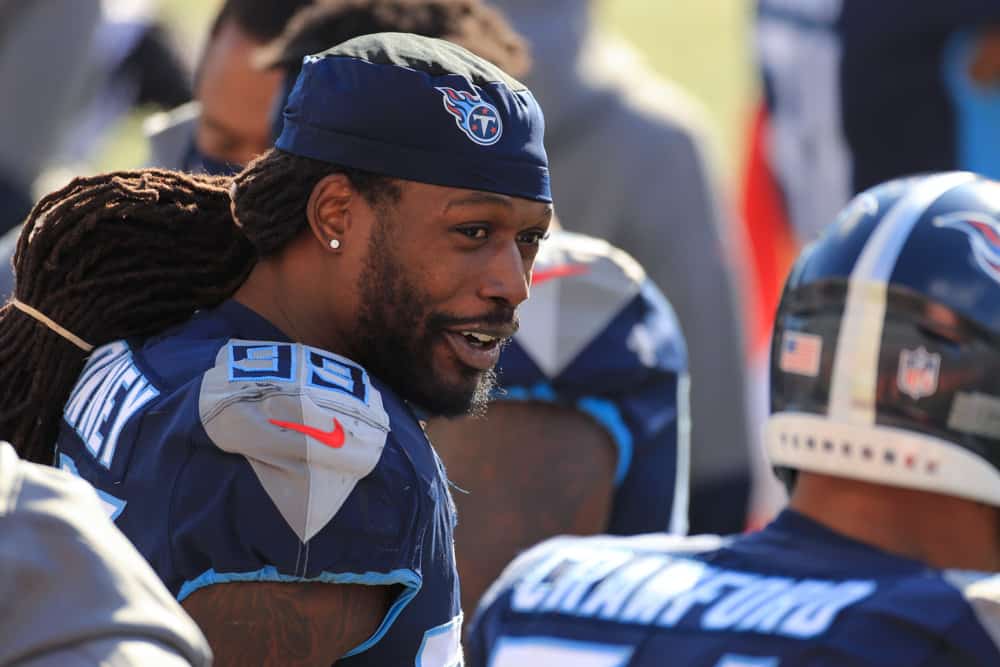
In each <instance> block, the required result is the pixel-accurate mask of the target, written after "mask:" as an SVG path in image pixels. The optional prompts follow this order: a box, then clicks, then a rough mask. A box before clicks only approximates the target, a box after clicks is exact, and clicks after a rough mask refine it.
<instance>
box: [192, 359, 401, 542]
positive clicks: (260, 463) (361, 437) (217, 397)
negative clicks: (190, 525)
mask: <svg viewBox="0 0 1000 667" xmlns="http://www.w3.org/2000/svg"><path fill="white" fill-rule="evenodd" d="M198 409H199V415H200V417H201V422H202V425H203V426H204V429H205V432H206V433H207V434H208V436H209V437H210V438H211V440H212V442H214V443H215V445H216V446H218V447H219V448H220V449H222V450H224V451H227V452H231V453H234V454H240V455H242V456H244V457H245V458H246V459H247V461H248V462H249V463H250V465H251V466H252V468H253V470H254V472H255V473H256V475H257V477H258V479H259V480H260V483H261V485H262V486H263V487H264V489H265V490H266V491H267V493H268V495H269V496H270V497H271V500H272V501H273V502H274V504H275V506H276V507H277V508H278V510H279V511H280V512H281V515H282V516H283V517H284V518H285V520H286V521H287V522H288V525H289V526H291V528H292V530H294V531H295V533H296V535H298V537H299V539H300V540H302V541H303V542H307V541H309V539H310V538H312V537H313V536H314V535H315V534H316V533H317V532H319V531H320V530H321V529H322V528H323V527H324V526H325V525H326V524H327V523H328V522H329V521H330V519H332V518H333V516H334V515H335V514H336V513H337V511H338V510H339V509H340V508H341V506H342V505H343V504H344V502H345V501H346V500H347V497H348V495H349V494H350V493H351V491H352V490H353V489H354V487H355V485H356V484H357V483H358V481H359V480H361V479H362V478H363V477H365V476H367V475H368V474H369V473H371V472H372V470H374V468H375V466H376V465H377V464H378V462H379V459H380V457H381V455H382V450H383V448H384V447H385V442H386V438H387V436H388V433H389V430H390V427H389V416H388V414H387V413H386V410H385V407H384V406H383V404H382V396H381V394H380V393H379V392H378V391H377V390H376V389H375V388H374V387H373V386H372V384H371V382H370V380H369V378H368V374H367V373H366V372H365V370H364V369H363V368H362V367H361V366H359V365H357V364H356V363H354V362H353V361H350V360H349V359H346V358H344V357H341V356H339V355H336V354H333V353H331V352H327V351H325V350H321V349H318V348H313V347H308V346H306V345H297V344H292V343H273V342H264V341H252V340H231V341H229V343H228V344H226V345H225V346H223V347H222V348H221V349H220V350H219V353H218V356H217V358H216V360H215V366H214V367H213V368H212V369H211V370H209V371H208V372H206V373H205V376H204V379H203V381H202V386H201V393H200V397H199V405H198Z"/></svg>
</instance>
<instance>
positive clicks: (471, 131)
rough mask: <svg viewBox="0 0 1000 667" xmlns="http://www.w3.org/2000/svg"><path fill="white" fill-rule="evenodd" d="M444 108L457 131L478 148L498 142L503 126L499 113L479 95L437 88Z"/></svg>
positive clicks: (443, 87)
mask: <svg viewBox="0 0 1000 667" xmlns="http://www.w3.org/2000/svg"><path fill="white" fill-rule="evenodd" d="M438 90H439V91H441V95H442V96H443V98H444V108H445V110H446V111H447V112H448V113H450V114H451V115H452V116H454V118H455V124H456V125H458V129H460V130H461V131H462V132H464V133H465V136H467V137H468V138H469V139H471V140H472V141H473V142H475V143H477V144H479V145H480V146H492V145H493V144H495V143H496V142H498V141H500V136H501V135H502V134H503V124H502V123H501V122H500V112H499V111H497V108H496V107H495V106H493V105H492V104H490V103H489V102H486V101H484V100H483V98H481V97H480V96H479V95H477V94H475V93H470V92H467V91H464V90H455V89H454V88H448V87H447V86H439V87H438Z"/></svg>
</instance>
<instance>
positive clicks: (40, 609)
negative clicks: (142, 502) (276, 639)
mask: <svg viewBox="0 0 1000 667" xmlns="http://www.w3.org/2000/svg"><path fill="white" fill-rule="evenodd" d="M114 509H115V508H114V507H113V506H110V505H109V504H108V503H106V502H104V501H103V500H101V499H100V498H98V496H97V495H96V494H95V493H94V489H93V488H92V487H91V486H90V485H89V484H86V483H85V482H83V481H82V480H80V479H79V478H77V477H74V476H72V475H71V474H69V473H67V472H64V471H61V470H53V469H52V468H50V467H48V466H41V465H37V464H34V463H28V462H27V461H21V460H19V459H18V458H17V454H16V453H15V452H14V448H13V447H11V446H10V444H8V443H6V442H0V595H2V596H3V599H4V600H6V604H4V605H3V608H2V609H0V638H2V639H0V663H2V664H4V665H13V664H17V665H21V666H23V667H97V665H105V666H111V665H113V666H115V667H146V666H147V665H148V666H151V667H183V666H187V665H191V666H193V667H208V665H210V664H211V653H210V652H209V649H208V644H207V643H206V642H205V638H204V637H203V636H202V634H201V632H200V631H199V630H198V627H197V626H196V625H195V624H194V622H193V621H192V620H191V619H190V618H189V617H188V615H187V614H186V613H185V612H184V610H183V609H181V606H180V605H179V604H177V602H176V601H175V600H174V599H173V597H172V596H171V595H170V593H168V592H167V589H166V588H165V587H164V586H163V584H162V583H160V580H159V578H157V576H156V574H154V573H153V570H152V569H150V567H149V565H148V564H147V563H146V561H145V560H144V559H143V558H142V556H140V555H139V552H137V551H136V550H135V548H134V547H133V546H132V544H131V543H130V542H129V541H128V540H127V539H126V538H125V536H124V535H122V534H121V533H120V532H118V529H117V528H115V527H114V525H113V524H112V523H111V521H110V519H109V518H108V515H109V514H111V512H112V511H113V510H114Z"/></svg>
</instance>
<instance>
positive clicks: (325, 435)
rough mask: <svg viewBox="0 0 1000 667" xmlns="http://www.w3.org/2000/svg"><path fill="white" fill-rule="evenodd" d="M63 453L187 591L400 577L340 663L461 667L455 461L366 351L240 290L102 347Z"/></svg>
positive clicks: (178, 588)
mask: <svg viewBox="0 0 1000 667" xmlns="http://www.w3.org/2000/svg"><path fill="white" fill-rule="evenodd" d="M58 455H59V458H60V463H61V465H62V467H64V468H67V469H70V470H72V471H74V472H76V473H77V474H79V475H80V476H82V477H83V478H84V479H86V480H88V481H89V482H91V484H93V485H94V486H95V487H96V488H97V489H98V491H99V493H100V495H101V497H102V499H103V500H104V502H105V504H106V506H107V508H108V510H109V513H111V514H112V515H113V516H114V517H115V521H116V523H117V525H118V527H119V528H120V529H121V530H122V531H123V532H124V533H125V534H126V535H127V536H128V537H129V538H130V539H131V540H132V542H133V543H134V544H135V545H136V547H138V549H139V551H140V552H141V553H142V554H143V555H144V556H145V557H146V558H147V559H148V560H149V562H150V563H151V564H152V565H153V568H154V569H155V570H156V572H157V573H158V574H159V575H160V577H161V579H162V580H163V581H164V583H165V584H166V585H167V587H168V588H169V589H170V591H171V592H172V593H174V594H175V595H176V596H177V597H178V598H179V599H181V600H183V599H184V598H185V597H187V596H188V595H190V594H191V593H193V592H194V591H197V590H198V589H200V588H202V587H205V586H213V585H224V584H225V582H231V581H290V582H310V581H313V582H330V583H361V584H370V585H398V586H399V589H400V591H401V592H400V594H399V596H398V597H397V598H396V599H395V601H394V603H393V604H392V606H391V608H390V610H389V612H388V614H387V615H386V617H385V618H384V620H383V622H382V624H381V626H380V627H379V628H378V630H377V632H376V633H375V634H374V635H373V636H372V637H371V638H369V639H368V640H367V641H366V642H364V643H363V644H362V645H361V646H358V647H357V648H355V649H354V650H352V651H351V653H349V654H348V656H347V657H345V658H344V659H343V660H341V661H338V663H337V664H338V665H339V664H344V665H403V664H406V665H414V664H415V665H417V666H418V667H420V666H425V665H426V666H430V665H433V666H435V667H437V666H447V667H455V666H457V665H460V664H461V662H462V658H461V651H460V648H459V641H458V640H459V637H460V636H461V622H462V620H461V612H460V605H459V595H458V581H457V576H456V572H455V563H454V554H453V546H452V544H453V543H452V529H453V522H454V521H455V517H454V509H453V505H452V501H451V497H450V496H449V493H448V488H447V484H446V480H445V477H444V474H443V469H442V467H441V464H440V462H439V461H438V459H437V456H436V455H435V453H434V451H433V449H432V448H431V446H430V443H429V442H428V441H427V438H426V437H425V436H424V433H423V430H422V428H421V425H420V423H419V422H418V421H417V419H416V418H415V417H414V415H413V412H412V411H411V410H410V408H409V407H408V406H407V405H406V404H405V403H404V402H403V401H401V400H400V399H399V398H398V397H397V396H396V395H395V394H394V393H393V392H392V391H391V390H390V389H389V388H388V387H386V386H385V385H384V384H382V383H381V382H379V380H378V379H376V378H373V377H371V376H369V375H368V373H366V372H365V370H364V369H363V368H361V367H360V366H358V365H357V364H355V363H354V362H352V361H350V360H348V359H345V358H343V357H340V356H338V355H336V354H332V353H330V352H327V351H324V350H320V349H316V348H312V347H308V346H305V345H299V344H295V343H292V342H291V341H289V340H288V338H287V337H286V336H285V335H284V334H283V333H282V332H281V331H279V330H278V329H277V328H275V327H274V326H273V325H271V324H270V323H269V322H267V321H266V320H264V319H262V318H261V317H260V316H258V315H257V314H255V313H254V312H252V311H251V310H249V309H247V308H245V307H244V306H242V305H240V304H238V303H236V302H235V301H229V302H226V303H224V304H222V305H221V306H219V307H218V308H216V309H214V310H210V311H203V312H201V313H199V314H198V315H196V316H195V317H194V318H193V319H192V320H190V321H189V322H187V323H186V324H184V325H181V326H179V327H177V328H174V329H173V330H171V331H169V332H167V333H165V334H163V335H161V336H158V337H155V338H152V339H150V340H147V341H145V342H142V343H132V342H126V341H122V342H116V343H112V344H110V345H105V346H103V347H101V348H99V349H97V350H95V351H94V353H93V354H92V355H91V357H90V359H89V360H88V363H87V365H86V367H85V368H84V370H83V372H82V374H81V376H80V379H79V381H78V383H77V385H76V388H75V389H74V390H73V393H72V394H71V396H70V399H69V400H68V402H67V404H66V408H65V411H64V423H63V426H62V430H61V434H60V436H59V441H58Z"/></svg>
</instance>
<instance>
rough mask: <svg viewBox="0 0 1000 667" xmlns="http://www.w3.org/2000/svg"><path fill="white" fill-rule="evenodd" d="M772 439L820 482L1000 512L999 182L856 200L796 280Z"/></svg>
mask: <svg viewBox="0 0 1000 667" xmlns="http://www.w3.org/2000/svg"><path fill="white" fill-rule="evenodd" d="M771 412H772V416H771V417H770V419H769V420H768V425H767V431H766V441H767V448H768V453H769V455H770V458H771V461H772V463H773V464H774V465H775V466H776V468H777V470H778V472H779V475H781V476H783V478H785V480H786V482H789V483H791V481H792V480H793V479H794V474H793V471H795V470H808V471H813V472H819V473H826V474H829V475H834V476H840V477H850V478H854V479H860V480H867V481H872V482H877V483H880V484H887V485H892V486H900V487H908V488H914V489H922V490H926V491H933V492H938V493H944V494H947V495H952V496H958V497H963V498H968V499H972V500H977V501H981V502H985V503H989V504H991V505H998V506H1000V470H998V466H1000V183H997V182H994V181H990V180H987V179H985V178H982V177H979V176H976V175H975V174H971V173H967V172H951V173H943V174H935V175H929V176H919V177H913V178H907V179H900V180H894V181H890V182H888V183H885V184H883V185H880V186H877V187H875V188H872V189H870V190H867V191H866V192H863V193H862V194H860V195H858V196H857V197H855V198H854V199H853V200H852V201H851V203H850V204H849V205H848V206H847V207H846V208H845V209H844V210H843V211H842V212H841V213H840V215H839V217H838V218H837V220H836V221H835V222H834V223H833V224H832V225H831V226H830V227H829V228H828V229H826V231H825V232H824V234H823V235H822V236H821V237H820V238H819V239H818V240H817V241H816V242H815V243H813V244H812V245H811V246H809V247H808V248H806V250H805V251H804V252H803V253H802V255H801V256H800V258H799V260H798V261H797V263H796V264H795V266H794V267H793V269H792V273H791V276H790V278H789V279H788V282H787V284H786V286H785V291H784V294H783V296H782V299H781V304H780V306H779V310H778V314H777V318H776V323H775V328H774V337H773V340H772V344H771Z"/></svg>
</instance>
